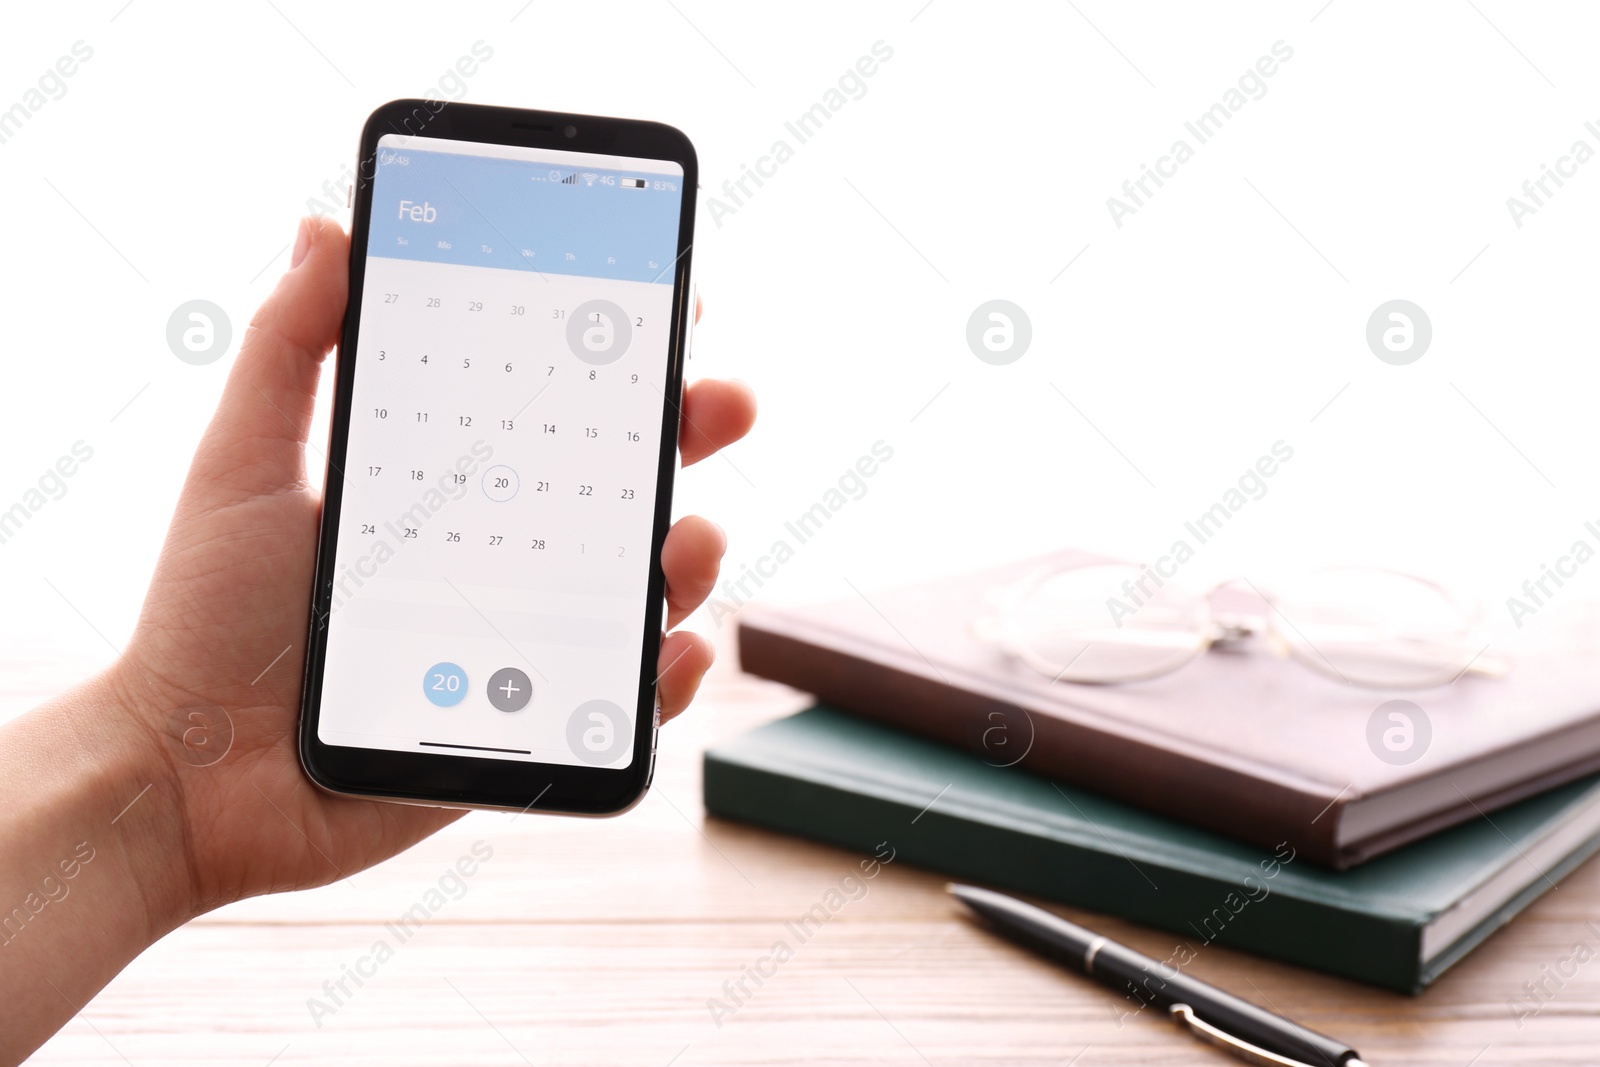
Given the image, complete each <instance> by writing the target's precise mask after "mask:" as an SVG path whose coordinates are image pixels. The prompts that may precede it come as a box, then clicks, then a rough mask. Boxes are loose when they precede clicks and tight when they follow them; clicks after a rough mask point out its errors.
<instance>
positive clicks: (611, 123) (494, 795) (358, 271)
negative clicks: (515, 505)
mask: <svg viewBox="0 0 1600 1067" xmlns="http://www.w3.org/2000/svg"><path fill="white" fill-rule="evenodd" d="M569 128H572V129H573V131H574V133H573V134H572V135H570V136H569V135H568V134H567V130H568V129H569ZM386 133H399V134H404V135H408V136H416V137H437V138H445V139H449V140H458V141H475V142H479V143H483V144H495V145H519V146H525V147H530V148H551V149H557V150H561V151H568V152H588V153H596V154H604V155H617V156H633V157H636V158H641V159H663V160H670V161H672V162H675V163H677V164H679V165H680V166H681V167H682V168H683V179H682V183H681V186H680V192H681V196H682V209H681V213H680V216H679V222H678V249H677V260H676V262H675V264H674V276H673V295H672V322H671V325H670V327H669V332H668V353H667V368H666V388H665V395H666V397H667V398H668V400H667V402H664V403H663V404H662V424H661V455H660V457H659V461H658V467H657V472H656V478H657V481H656V499H655V515H654V523H653V528H652V532H651V552H650V560H651V562H650V577H649V584H648V589H647V592H646V598H647V599H646V605H645V626H644V641H643V648H642V649H641V651H640V662H639V693H638V702H637V706H636V708H635V714H634V735H633V759H632V761H631V762H630V763H629V764H628V766H627V767H626V768H623V769H621V770H616V769H611V768H600V767H578V766H567V765H562V764H552V763H537V762H530V761H522V760H500V759H493V758H485V757H477V756H456V755H450V754H434V753H412V752H399V751H391V750H387V749H370V748H351V747H347V746H343V745H329V744H326V743H324V742H323V741H321V740H320V739H319V738H318V737H317V723H318V721H319V718H320V714H321V696H322V675H323V667H324V663H325V656H326V653H327V637H328V630H327V620H328V617H329V609H330V607H331V605H332V597H333V585H334V580H335V574H334V567H335V559H334V549H335V546H336V544H337V536H338V529H339V515H340V506H341V503H342V499H343V480H342V476H341V475H340V474H339V473H338V472H339V471H340V470H342V469H343V468H344V465H345V464H344V460H345V455H346V451H347V449H348V445H349V425H350V410H351V404H352V400H353V395H352V394H353V391H354V390H353V386H354V382H355V373H356V362H357V361H356V352H357V346H358V340H359V338H358V334H359V330H360V318H361V314H360V312H361V298H362V286H363V282H364V279H365V275H366V264H367V239H368V233H369V226H370V222H371V218H372V191H373V189H372V186H373V180H372V179H373V177H374V176H375V172H376V159H377V155H376V153H377V144H378V138H379V137H381V136H382V135H384V134H386ZM358 161H359V162H358V166H357V168H356V183H355V187H354V191H353V192H354V196H353V201H352V205H351V206H352V209H353V218H352V220H351V229H350V296H349V303H348V304H347V306H346V310H345V318H344V325H343V328H342V330H341V333H340V342H339V349H338V356H337V359H336V362H335V384H334V397H333V415H332V418H331V420H330V427H329V434H328V448H327V459H328V468H327V476H326V480H325V483H324V485H325V488H324V491H323V502H322V519H321V525H320V529H319V533H318V538H317V564H316V584H315V586H314V587H313V590H312V603H311V620H310V627H309V634H308V638H307V647H306V670H305V681H304V688H303V693H302V698H301V713H300V733H299V749H300V763H301V766H303V767H304V768H305V772H306V774H307V776H308V777H309V778H310V779H311V780H312V781H313V782H315V783H316V784H317V785H318V786H320V787H322V788H323V789H326V790H329V791H330V792H335V793H340V794H344V795H348V796H360V797H371V798H376V799H384V800H394V801H400V802H403V803H413V804H428V805H438V806H445V807H464V808H494V809H501V810H512V811H530V810H531V811H543V812H552V813H561V814H572V815H614V814H618V813H620V812H622V811H625V810H627V809H628V808H629V807H632V806H633V805H634V804H636V803H638V801H639V800H640V799H641V798H642V797H643V796H644V793H645V791H646V790H647V789H648V788H649V784H650V776H651V774H652V772H653V771H654V762H655V736H656V730H657V728H658V726H659V719H658V714H657V710H656V693H655V678H656V665H657V662H658V659H659V655H660V646H661V637H662V624H663V623H664V621H665V620H664V618H663V612H664V610H665V602H666V577H665V575H664V574H663V573H662V570H661V563H660V560H661V546H662V543H663V542H664V540H665V538H666V534H667V529H668V527H669V526H670V524H671V517H672V488H673V480H674V475H675V474H676V472H677V465H678V464H677V457H678V423H679V415H680V412H679V399H678V398H681V396H682V386H683V361H684V358H685V344H686V335H687V330H688V327H689V323H690V319H691V316H692V315H693V312H694V309H693V308H692V307H689V306H688V302H689V300H690V293H691V290H690V285H689V271H690V257H691V249H692V247H693V243H694V209H695V190H696V189H697V188H698V185H699V181H698V179H699V168H698V165H697V161H696V157H695V152H694V146H693V145H692V144H691V143H690V142H689V139H688V138H687V137H685V136H684V135H683V133H681V132H680V131H678V130H676V129H674V128H672V127H671V126H666V125H662V124H660V123H655V122H643V121H637V120H632V119H616V118H603V117H599V116H593V115H574V114H566V113H562V112H551V111H533V110H524V109H521V108H505V107H490V106H486V105H481V104H462V103H455V102H447V101H441V100H394V101H391V102H389V103H387V104H384V105H383V106H382V107H380V108H378V109H377V110H376V111H374V112H373V113H372V115H371V116H370V117H369V118H368V119H367V122H366V125H365V126H364V127H363V129H362V131H361V149H360V154H359V156H358Z"/></svg>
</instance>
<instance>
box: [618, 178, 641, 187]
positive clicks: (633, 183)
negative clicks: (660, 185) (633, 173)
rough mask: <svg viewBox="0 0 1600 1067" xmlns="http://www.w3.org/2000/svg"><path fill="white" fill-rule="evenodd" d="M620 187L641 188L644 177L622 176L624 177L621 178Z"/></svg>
mask: <svg viewBox="0 0 1600 1067" xmlns="http://www.w3.org/2000/svg"><path fill="white" fill-rule="evenodd" d="M622 187H623V188H624V189H643V188H644V187H645V184H644V179H643V178H624V179H622Z"/></svg>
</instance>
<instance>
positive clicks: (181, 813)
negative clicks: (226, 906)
mask: <svg viewBox="0 0 1600 1067" xmlns="http://www.w3.org/2000/svg"><path fill="white" fill-rule="evenodd" d="M141 690H147V687H145V686H143V685H142V683H140V682H139V680H138V679H137V678H133V679H131V680H130V679H128V678H127V677H126V672H125V669H124V668H123V666H122V665H121V664H120V663H118V664H115V665H113V666H112V667H110V668H108V669H107V670H106V671H104V672H102V673H101V674H99V675H97V676H96V677H94V678H91V679H89V680H88V681H86V682H84V683H82V684H81V685H78V686H76V687H74V688H73V689H71V690H68V691H67V692H65V693H63V694H61V695H60V696H58V697H56V698H55V699H54V700H51V701H50V702H49V703H47V704H45V705H44V706H42V707H40V708H38V709H35V710H34V711H33V712H31V713H30V714H29V716H27V719H29V720H34V722H32V723H29V725H30V726H33V727H34V728H35V730H37V731H38V732H39V734H41V735H42V737H41V740H40V744H41V745H42V746H43V748H44V749H45V750H46V751H47V752H48V756H47V759H48V763H49V764H50V766H49V767H48V768H47V769H46V773H49V774H51V776H52V778H53V779H54V784H53V787H52V790H51V791H52V792H53V793H54V794H55V797H56V803H57V805H58V806H59V807H60V808H61V809H62V814H64V815H67V814H71V816H72V821H73V822H74V823H76V824H77V825H79V826H81V827H82V828H83V829H82V833H83V834H87V835H89V837H90V845H91V846H92V847H93V848H94V849H95V850H96V853H97V855H98V856H99V857H101V858H103V859H109V860H110V863H108V864H107V867H114V868H115V869H116V870H117V871H118V873H119V874H120V875H121V876H122V877H123V878H125V879H126V882H125V885H126V888H127V891H128V902H129V905H130V906H133V905H137V906H136V907H132V912H131V914H132V916H134V917H136V918H140V919H142V926H143V930H142V940H143V942H144V944H151V943H154V942H155V941H157V940H159V939H160V938H161V937H162V936H164V935H165V934H167V933H168V932H170V931H171V930H173V929H176V928H177V927H179V926H181V925H183V924H184V923H185V922H187V921H189V919H191V918H193V917H194V916H195V915H196V914H198V912H199V910H200V909H199V908H198V907H197V902H196V893H195V889H194V887H195V878H194V865H193V863H192V862H191V852H190V848H189V841H190V834H189V827H188V822H187V816H186V813H185V806H184V803H183V793H182V788H181V783H180V782H179V780H178V776H177V773H176V771H175V769H174V765H173V760H172V759H171V757H170V756H169V754H168V753H167V752H165V751H164V750H163V749H164V743H165V742H167V741H168V740H169V739H168V738H167V737H166V736H165V733H166V732H165V731H163V730H162V729H161V728H160V724H161V722H162V716H161V714H160V711H159V709H157V708H155V707H153V706H151V704H150V700H149V699H148V697H147V696H146V694H145V693H142V692H141ZM46 720H48V721H46ZM41 762H43V761H41Z"/></svg>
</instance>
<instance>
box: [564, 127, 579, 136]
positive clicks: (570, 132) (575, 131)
mask: <svg viewBox="0 0 1600 1067" xmlns="http://www.w3.org/2000/svg"><path fill="white" fill-rule="evenodd" d="M566 134H567V136H568V137H576V136H578V127H576V126H568V127H567V129H566Z"/></svg>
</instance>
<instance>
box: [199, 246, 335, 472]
mask: <svg viewBox="0 0 1600 1067" xmlns="http://www.w3.org/2000/svg"><path fill="white" fill-rule="evenodd" d="M349 264H350V241H349V238H347V237H346V236H345V233H344V231H343V230H342V229H340V227H339V225H338V223H336V222H334V221H333V220H332V219H323V218H306V219H301V220H300V230H299V233H298V234H297V235H296V237H295V243H294V252H293V254H292V256H291V257H290V265H289V270H288V272H287V273H286V274H284V276H283V278H282V279H281V280H280V281H279V282H278V287H277V288H276V289H274V290H273V291H272V295H271V296H269V297H267V299H266V302H265V303H263V304H262V305H261V307H260V309H259V310H257V311H256V314H255V317H254V318H252V319H251V320H250V328H249V329H248V330H247V331H246V332H245V336H244V342H243V343H242V344H241V345H240V346H239V354H238V356H236V357H235V358H234V361H233V368H232V370H231V371H229V373H228V383H227V386H226V387H225V388H224V390H223V393H222V400H221V402H220V403H219V404H218V405H217V411H216V414H215V415H213V416H212V418H211V425H210V426H209V427H207V429H206V433H205V437H204V438H203V439H202V440H201V443H200V448H199V450H198V452H197V453H196V455H195V462H194V467H193V468H192V470H191V471H190V480H191V482H200V483H203V484H205V485H206V488H207V490H208V491H209V493H211V494H218V493H220V495H221V496H222V497H223V498H238V497H248V496H254V495H257V494H261V493H272V492H282V491H283V490H285V489H290V488H294V487H297V486H300V485H303V484H304V482H305V443H306V435H307V433H308V432H309V431H310V428H311V414H312V409H313V407H314V405H315V402H316V393H317V377H318V374H319V372H320V370H321V365H322V360H323V357H324V356H326V355H327V354H328V351H329V349H331V348H332V347H333V346H334V345H335V344H336V343H337V342H338V340H339V327H340V324H341V322H342V321H343V319H344V308H345V299H346V296H347V292H348V287H349V277H348V272H349ZM212 499H213V501H214V502H218V503H220V502H221V501H220V500H217V498H216V496H213V497H212Z"/></svg>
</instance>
